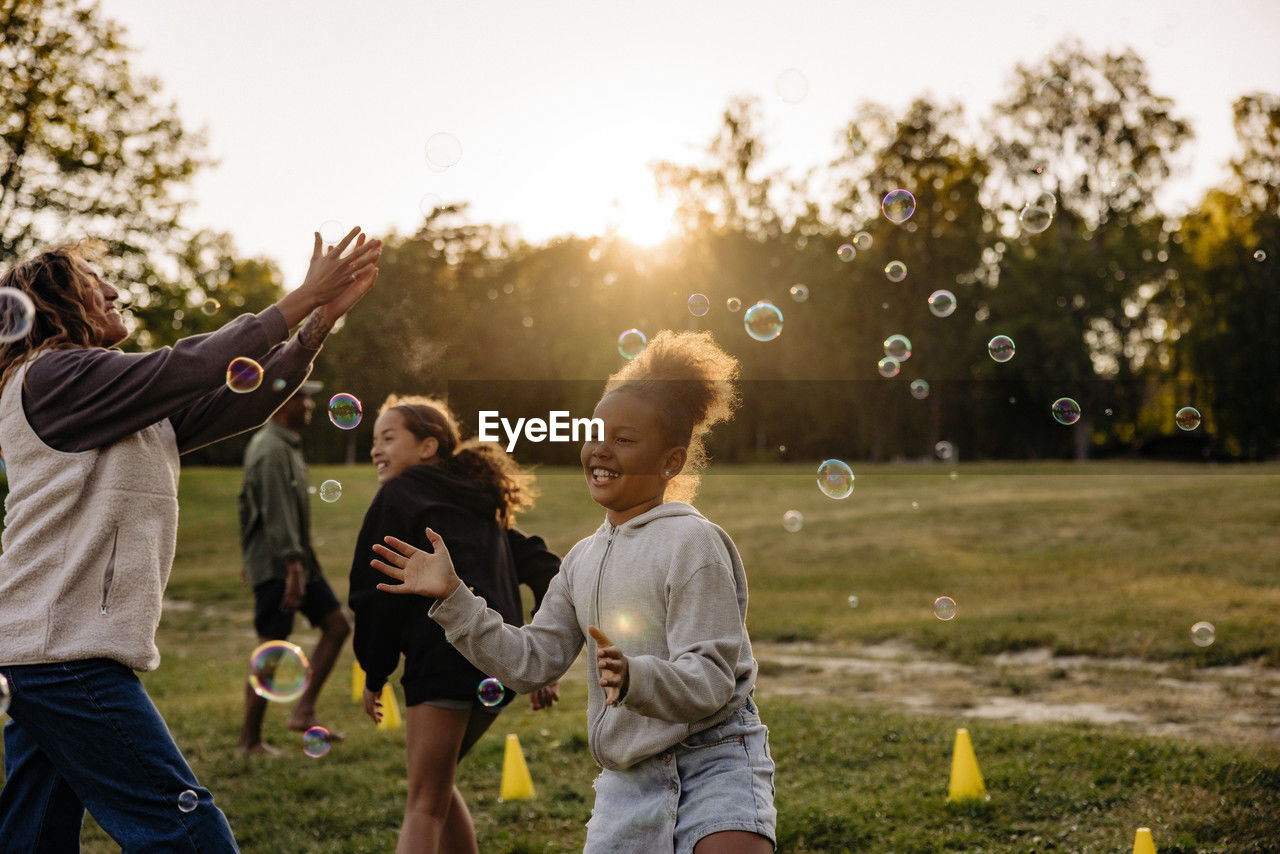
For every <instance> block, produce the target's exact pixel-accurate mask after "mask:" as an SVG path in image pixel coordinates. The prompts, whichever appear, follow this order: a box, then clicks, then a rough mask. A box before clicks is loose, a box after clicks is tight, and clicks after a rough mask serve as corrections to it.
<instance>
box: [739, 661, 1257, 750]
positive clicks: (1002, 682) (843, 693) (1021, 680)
mask: <svg viewBox="0 0 1280 854" xmlns="http://www.w3.org/2000/svg"><path fill="white" fill-rule="evenodd" d="M752 646H753V648H754V650H755V655H756V659H757V660H758V661H759V663H760V674H759V677H758V681H757V691H758V692H759V694H760V695H761V696H762V697H768V696H770V695H773V696H797V697H807V696H812V697H821V698H824V699H828V700H829V699H830V698H831V696H832V695H833V693H834V694H835V695H836V696H839V697H842V698H844V699H848V700H852V701H856V702H861V703H867V704H871V705H875V706H879V707H882V708H889V709H899V710H904V711H910V712H916V713H923V714H933V715H947V716H949V717H954V718H960V719H974V718H985V719H991V720H1005V721H1015V722H1024V723H1043V722H1070V721H1079V722H1085V723H1089V724H1097V725H1103V726H1114V727H1117V728H1119V729H1123V730H1128V731H1133V732H1142V733H1146V734H1150V735H1164V736H1176V737H1180V738H1186V739H1191V740H1205V741H1212V742H1215V743H1219V744H1221V743H1233V744H1239V745H1242V746H1251V745H1260V744H1267V745H1280V669H1275V668H1265V667H1255V666H1249V665H1237V666H1232V667H1189V666H1184V665H1179V664H1171V663H1159V662H1147V661H1141V660H1139V659H1098V658H1088V657H1085V656H1055V655H1053V654H1052V653H1051V651H1050V650H1048V649H1032V650H1023V651H1021V652H1017V653H1004V654H1001V655H996V656H992V657H990V658H988V659H986V660H984V661H983V662H982V663H981V664H978V665H970V664H961V663H958V662H955V661H949V660H947V659H944V658H942V657H940V656H937V655H934V654H931V653H928V652H925V651H923V650H919V649H915V648H913V647H912V646H910V645H909V644H905V643H903V642H901V641H893V642H890V643H885V644H876V645H869V646H868V645H863V646H847V647H840V646H831V645H822V644H804V643H789V644H770V643H756V644H753V645H752Z"/></svg>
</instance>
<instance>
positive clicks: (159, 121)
mask: <svg viewBox="0 0 1280 854" xmlns="http://www.w3.org/2000/svg"><path fill="white" fill-rule="evenodd" d="M0 25H2V26H3V29H4V40H3V46H0V57H3V59H4V60H5V62H6V64H7V65H12V66H13V67H14V68H15V69H17V71H16V72H15V73H14V74H12V75H6V76H5V77H4V78H3V79H0V88H3V89H4V92H3V94H4V104H5V107H4V110H5V113H4V116H3V125H2V128H3V130H2V133H0V140H2V141H0V146H3V152H0V153H3V154H4V155H6V156H5V158H4V161H3V162H4V163H6V164H7V165H6V166H5V167H4V171H3V173H0V263H5V264H7V263H11V262H13V261H14V260H17V259H18V258H20V257H22V256H23V255H25V254H26V253H28V252H30V251H31V250H32V249H33V248H35V247H37V246H38V245H40V244H41V243H43V242H45V241H47V240H49V239H50V238H51V236H60V235H72V234H84V235H88V236H92V237H97V238H100V239H102V240H103V241H104V242H105V243H106V244H107V247H108V250H109V252H110V255H109V258H108V261H107V262H106V263H107V264H108V267H109V268H108V272H109V273H111V274H113V275H115V276H116V277H117V280H118V281H120V282H128V283H131V284H130V285H129V288H128V290H129V297H130V301H131V314H132V323H133V324H134V326H135V330H136V331H135V335H134V336H133V337H132V338H131V340H130V345H129V346H136V347H140V348H151V347H156V346H161V345H164V344H168V343H171V342H173V341H174V340H176V339H177V338H179V337H182V336H185V335H189V334H193V333H197V332H203V331H208V330H210V329H213V328H216V327H217V326H218V325H220V324H221V323H223V322H225V321H226V320H227V319H228V317H229V316H231V315H232V314H234V313H239V312H242V311H255V310H259V309H261V308H262V307H264V306H266V305H269V304H270V303H271V302H272V301H273V300H274V299H275V298H277V297H278V296H279V294H280V293H281V290H282V287H283V283H282V281H281V276H280V272H279V269H278V267H277V266H276V265H275V264H274V263H273V262H272V261H271V260H269V259H252V258H243V257H241V256H240V255H239V254H238V253H237V252H236V250H235V247H234V244H233V243H232V241H231V240H230V238H229V237H228V236H227V235H223V234H216V233H210V232H197V233H192V232H190V231H189V230H186V229H185V228H184V227H183V226H182V222H181V211H182V207H183V195H182V193H183V191H184V189H185V188H186V187H187V186H188V185H189V183H190V179H191V177H192V176H193V175H194V174H195V173H196V172H197V171H198V170H199V169H200V168H202V167H203V166H204V165H207V164H206V161H205V160H204V158H203V155H202V147H203V142H202V140H201V139H200V137H199V135H193V134H190V133H187V132H186V131H185V130H183V128H182V127H181V123H180V122H179V121H178V120H177V117H176V110H175V109H174V107H173V106H172V105H164V104H163V103H161V102H160V100H159V91H160V90H159V85H158V83H156V82H155V81H152V80H147V79H145V78H140V77H138V76H137V75H135V74H133V73H132V72H131V71H130V69H129V65H128V52H129V51H128V47H127V45H126V44H125V43H124V41H123V37H122V34H121V33H120V31H119V29H118V27H117V26H116V25H115V24H113V23H112V22H110V21H109V20H107V19H104V18H103V17H102V16H101V15H100V14H99V13H98V12H97V10H96V6H92V5H86V4H84V3H81V2H76V0H46V2H33V0H9V2H7V3H5V4H4V6H3V11H0ZM1233 107H1234V127H1235V132H1236V137H1237V151H1236V155H1235V157H1234V158H1233V159H1232V161H1231V163H1230V177H1229V179H1228V180H1227V181H1225V182H1224V184H1223V186H1220V187H1215V188H1213V189H1211V190H1209V191H1208V192H1207V193H1206V194H1205V196H1204V198H1203V199H1202V200H1201V202H1200V203H1199V205H1198V206H1197V207H1196V208H1195V209H1193V210H1191V211H1190V212H1186V213H1178V212H1169V211H1166V210H1163V209H1162V208H1161V204H1160V201H1159V200H1160V197H1161V191H1162V189H1163V188H1164V187H1165V186H1166V184H1167V183H1168V182H1169V181H1170V180H1171V179H1173V178H1174V177H1176V175H1177V174H1178V172H1179V170H1180V169H1183V168H1185V165H1186V163H1185V153H1186V151H1187V146H1188V144H1189V143H1190V141H1191V139H1192V129H1191V127H1190V125H1189V124H1188V122H1187V121H1186V120H1185V119H1183V118H1180V117H1179V116H1178V114H1177V109H1176V105H1175V104H1174V103H1173V102H1172V101H1171V99H1169V98H1167V97H1164V96H1162V95H1160V94H1158V93H1156V92H1154V91H1153V90H1152V88H1151V85H1150V80H1149V77H1148V73H1147V69H1146V66H1145V64H1144V62H1143V61H1142V59H1141V58H1140V57H1139V56H1138V55H1136V54H1135V53H1133V52H1132V51H1124V52H1120V53H1095V52H1091V51H1089V50H1087V49H1085V48H1084V47H1082V46H1081V45H1079V44H1078V43H1074V42H1066V43H1063V44H1061V45H1059V46H1057V47H1056V48H1054V49H1053V50H1052V51H1051V52H1050V53H1049V54H1047V55H1046V56H1044V57H1043V58H1042V59H1040V60H1039V61H1037V62H1034V63H1030V64H1027V65H1019V66H1018V67H1016V68H1014V69H1013V70H1012V71H1011V73H1010V75H1009V85H1008V87H1007V92H1006V95H1005V96H1004V98H1003V99H1002V100H1001V101H999V102H998V103H996V104H995V105H994V106H993V107H992V109H991V111H990V113H989V114H988V115H985V116H981V117H977V118H974V119H971V118H970V117H967V116H965V115H964V113H963V111H962V109H961V108H960V107H959V106H957V105H955V104H951V103H946V102H941V101H939V100H936V99H933V98H929V97H924V96H921V97H919V98H917V99H915V100H914V101H913V102H912V103H911V104H909V105H908V106H907V107H906V108H905V109H902V110H897V111H895V110H892V109H890V108H888V107H886V106H884V105H880V104H875V103H872V102H866V103H863V104H861V105H860V106H859V107H858V108H857V109H856V110H855V111H854V112H853V114H852V115H851V116H850V119H849V123H848V125H847V126H846V127H844V128H839V129H833V133H835V134H837V136H838V139H839V140H840V144H841V150H840V153H839V156H838V157H836V158H835V159H834V160H833V161H832V162H830V163H828V164H824V165H823V166H821V167H815V168H813V169H811V170H810V171H809V172H807V173H806V174H803V175H795V174H791V173H789V172H786V171H777V170H770V169H769V168H768V167H767V163H768V158H767V150H766V149H767V141H766V139H765V133H764V131H763V129H762V125H763V121H762V113H763V111H762V107H761V105H760V104H759V103H758V102H756V101H753V100H750V99H737V100H734V101H732V102H731V103H730V104H729V105H728V106H727V107H726V109H725V111H724V114H723V120H722V122H721V124H720V128H719V131H718V133H717V134H716V135H715V137H714V138H713V139H712V140H711V141H710V143H709V145H708V146H707V148H706V151H705V153H704V155H703V156H702V158H701V159H700V162H697V163H692V164H689V163H673V162H662V163H658V164H655V166H654V175H655V179H656V181H657V182H658V185H659V188H660V189H661V190H662V191H663V192H664V193H666V194H669V195H670V196H671V197H673V198H674V199H675V200H676V201H677V203H678V204H677V218H678V224H679V229H678V232H677V236H675V237H673V238H671V239H670V240H668V241H667V242H666V243H664V244H662V245H660V246H657V247H654V248H644V247H639V246H635V245H633V244H630V243H628V242H627V241H626V240H625V239H623V238H622V237H621V236H620V235H618V234H615V233H606V234H602V235H598V236H590V237H564V238H557V239H553V240H550V241H547V242H544V243H539V244H533V243H529V242H526V241H524V240H522V239H520V237H519V236H518V235H517V234H515V232H514V231H513V230H512V229H510V228H508V227H503V226H500V225H495V224H485V223H476V222H474V221H472V220H471V218H470V217H469V216H468V214H467V210H466V206H465V204H464V203H462V202H460V201H459V202H455V203H451V204H442V205H441V206H439V207H437V208H435V209H434V210H431V211H430V212H429V213H427V214H426V215H425V216H424V219H423V221H422V223H421V226H420V228H418V230H417V231H415V232H414V233H412V234H407V235H399V234H391V235H385V236H384V240H385V243H386V248H385V250H384V253H383V260H382V263H381V265H380V266H381V274H380V278H379V282H378V286H377V288H375V289H374V291H373V292H372V293H371V294H370V296H369V297H367V298H366V301H365V302H364V303H363V304H362V305H361V306H360V307H359V308H358V309H357V310H356V311H355V312H353V313H352V314H351V315H350V316H349V317H348V318H347V319H346V320H345V323H344V325H343V326H342V327H341V328H340V329H338V330H336V331H335V333H334V334H333V335H332V336H331V337H330V340H329V341H328V343H327V344H326V345H325V348H324V350H323V351H322V353H321V355H320V357H319V360H318V362H317V366H316V371H315V374H314V376H315V377H316V378H318V379H321V380H323V381H324V382H325V385H326V395H327V394H331V393H335V392H338V391H344V392H349V393H351V394H354V395H356V396H357V397H358V398H360V400H361V401H363V403H364V405H365V407H366V417H365V420H364V422H363V423H362V424H361V425H360V426H358V427H357V428H356V429H354V430H351V431H343V430H338V429H336V428H334V427H333V426H332V425H330V424H328V422H327V420H326V419H324V418H323V417H320V418H317V424H316V425H314V426H313V427H312V428H311V429H310V432H309V434H308V436H307V442H308V448H309V453H310V456H311V458H312V459H313V460H317V461H320V460H325V461H337V460H343V459H354V460H363V459H365V458H366V454H367V448H368V446H369V441H370V436H371V429H372V421H373V415H374V413H375V411H376V408H377V406H378V404H379V403H380V401H381V400H382V399H383V398H384V397H385V396H386V395H387V394H389V393H392V392H395V393H428V394H438V395H447V396H448V398H449V400H450V402H451V404H452V405H453V406H454V408H455V410H456V411H457V412H458V414H459V415H460V416H462V418H463V420H464V422H465V423H466V424H467V426H468V427H469V428H470V429H471V430H472V431H474V430H475V429H476V426H477V425H476V414H477V412H479V411H480V410H494V409H496V410H500V411H501V412H502V414H503V415H504V416H507V417H509V418H511V419H513V420H514V418H516V417H541V418H546V417H547V415H548V413H549V412H551V411H553V410H568V411H569V412H571V413H572V415H573V416H575V417H586V416H589V415H590V414H591V408H592V407H593V405H594V402H595V400H596V399H597V397H598V394H599V391H600V388H601V386H602V384H603V381H604V379H605V377H607V376H608V374H609V373H611V372H612V371H614V370H616V369H617V368H618V367H620V366H621V364H622V363H623V361H624V358H625V357H624V356H622V355H621V354H620V353H619V350H618V346H617V339H618V337H619V335H620V334H621V333H622V332H623V331H624V330H627V329H632V328H634V329H638V330H640V331H641V332H643V333H644V334H645V335H646V336H649V337H652V335H653V334H655V333H656V332H657V331H658V330H660V329H706V330H709V331H711V332H712V333H713V334H714V335H715V337H716V340H717V341H718V342H719V343H720V344H721V345H722V346H724V347H725V348H726V349H727V350H729V351H730V352H731V353H733V354H734V355H736V356H737V357H738V358H739V359H740V360H741V363H742V404H741V409H740V411H739V415H738V417H737V418H736V419H735V420H734V421H733V422H732V423H731V424H729V425H725V426H722V427H721V428H719V430H718V431H717V433H716V434H715V435H714V436H713V437H712V441H711V443H710V447H711V450H712V452H713V454H714V455H715V456H717V457H718V458H720V459H726V460H756V459H760V460H771V459H786V460H815V461H816V460H818V459H822V458H827V457H840V458H844V459H848V460H892V459H925V458H937V456H938V452H937V450H936V448H937V445H938V443H939V442H946V443H949V445H950V447H951V448H952V449H953V450H952V454H953V456H952V457H951V458H952V459H955V458H956V457H958V458H960V459H990V458H1049V457H1073V456H1074V457H1086V456H1102V455H1116V454H1134V455H1138V454H1149V455H1159V456H1179V457H1189V458H1195V459H1201V458H1213V459H1241V460H1260V459H1267V458H1272V457H1274V456H1275V455H1276V452H1277V449H1278V444H1277V440H1278V438H1280V432H1278V431H1280V347H1277V346H1276V341H1278V340H1280V306H1278V304H1277V300H1276V290H1277V288H1276V285H1277V283H1278V280H1280V275H1278V274H1277V270H1278V269H1280V267H1278V266H1277V265H1278V264H1280V95H1277V94H1274V93H1262V92H1257V93H1248V94H1242V95H1240V96H1239V97H1238V98H1237V99H1236V100H1235V102H1234V105H1233ZM895 189H906V190H908V191H910V192H911V193H912V195H913V197H914V203H915V209H914V213H913V214H912V215H911V216H910V218H908V219H906V220H905V221H903V222H900V223H898V222H893V221H891V220H890V219H888V218H887V217H886V216H885V215H884V213H883V211H882V210H881V202H882V199H883V198H884V196H885V195H886V194H887V193H889V192H890V191H892V190H895ZM895 261H897V262H901V263H902V264H903V265H904V266H905V276H901V277H899V276H898V275H897V273H896V271H895V272H894V276H893V278H895V279H897V280H896V281H893V280H891V278H890V276H889V275H887V274H886V267H888V266H889V265H890V263H891V262H895ZM941 290H946V291H949V292H951V293H952V294H954V298H955V305H956V308H955V311H954V313H952V314H950V315H949V316H943V317H939V316H936V315H935V314H934V312H932V311H930V308H929V304H928V298H929V296H930V295H931V294H933V293H935V292H937V291H941ZM694 294H700V295H703V296H705V297H706V298H707V301H708V309H707V311H706V312H705V314H695V313H694V312H693V311H691V309H690V305H689V299H690V297H691V296H692V295H694ZM798 296H802V297H805V298H804V299H803V301H798V299H797V297H798ZM209 300H214V301H216V303H217V308H216V309H213V310H212V313H206V311H205V310H204V308H205V307H208V308H212V307H213V303H210V302H208V301H209ZM731 300H738V301H740V303H741V305H740V307H739V308H738V309H737V310H736V311H734V310H731V309H730V307H729V303H730V301H731ZM760 300H768V301H771V302H772V303H773V304H774V305H775V306H776V307H777V308H778V309H779V310H780V312H781V314H782V315H783V317H784V321H783V324H782V330H781V333H780V334H779V335H778V336H777V337H776V338H774V339H773V340H768V341H758V340H755V339H754V338H752V337H751V336H749V335H748V334H747V332H746V330H745V328H744V313H745V312H746V311H747V310H748V309H749V308H750V307H751V306H752V305H754V304H755V303H757V302H758V301H760ZM893 334H901V335H904V336H906V337H907V338H908V339H909V340H910V342H911V344H912V352H911V355H910V358H908V359H905V360H903V361H901V362H900V366H899V370H898V372H897V374H896V375H894V376H892V377H885V376H882V375H881V371H880V369H879V366H878V362H879V360H880V359H881V358H882V357H883V356H884V355H885V353H884V341H885V339H886V338H887V337H888V336H890V335H893ZM997 334H1003V335H1007V336H1008V337H1010V338H1011V339H1012V340H1013V341H1014V342H1015V345H1016V353H1015V355H1014V357H1013V358H1012V359H1010V360H1008V361H1006V362H1003V363H1000V362H996V361H995V360H993V359H992V358H991V357H990V356H989V355H988V352H987V343H988V342H989V341H990V340H991V338H992V337H993V336H995V335H997ZM917 380H924V381H926V382H927V383H928V392H927V395H923V394H921V393H920V392H921V391H922V389H921V387H920V385H919V383H916V385H915V386H913V385H912V383H913V382H914V381H917ZM260 393H270V391H269V390H266V391H264V392H260ZM1060 397H1070V398H1073V399H1074V400H1076V401H1078V403H1079V404H1080V408H1081V411H1082V416H1081V418H1080V420H1079V421H1078V422H1077V423H1075V424H1073V425H1071V426H1064V425H1062V424H1059V423H1057V422H1056V421H1055V420H1054V419H1053V417H1052V416H1051V414H1050V405H1051V403H1052V402H1053V401H1054V400H1055V399H1057V398H1060ZM1184 406H1193V407H1195V408H1196V409H1198V410H1199V411H1200V413H1201V414H1202V421H1201V423H1200V425H1199V426H1198V427H1196V428H1195V429H1194V430H1191V431H1183V430H1181V429H1179V428H1178V427H1177V426H1176V425H1175V421H1174V413H1175V412H1176V411H1177V410H1178V409H1180V408H1181V407H1184ZM242 449H243V442H242V441H240V442H237V441H231V442H227V443H223V444H222V445H219V446H216V447H214V448H210V449H207V450H205V451H202V452H200V453H199V454H198V455H197V456H198V457H199V460H200V461H203V462H210V463H227V464H233V463H238V462H239V459H240V454H241V453H242ZM576 456H577V448H576V447H568V446H564V445H531V444H528V443H523V444H521V445H520V446H519V447H518V448H517V457H518V458H520V459H522V460H524V461H526V462H570V461H572V460H574V459H576Z"/></svg>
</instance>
